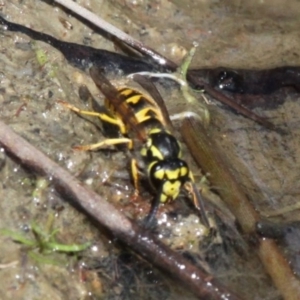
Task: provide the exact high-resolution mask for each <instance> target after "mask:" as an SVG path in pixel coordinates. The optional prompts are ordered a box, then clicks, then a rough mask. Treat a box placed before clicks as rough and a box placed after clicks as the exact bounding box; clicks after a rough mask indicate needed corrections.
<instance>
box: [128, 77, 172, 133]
mask: <svg viewBox="0 0 300 300" xmlns="http://www.w3.org/2000/svg"><path fill="white" fill-rule="evenodd" d="M132 78H133V80H134V81H135V82H137V83H138V84H139V85H140V86H141V87H142V88H144V89H145V90H146V91H147V92H148V93H149V94H150V95H151V97H152V98H153V100H154V102H155V105H157V106H158V108H159V110H160V111H161V113H162V116H163V118H164V120H165V124H167V126H168V127H169V128H170V129H171V130H172V131H174V127H173V124H172V121H171V119H170V115H169V113H168V110H167V107H166V104H165V101H164V99H163V98H162V96H161V94H160V92H159V91H158V89H157V87H156V86H155V84H154V83H153V82H152V81H151V80H150V79H149V78H148V77H146V76H143V75H140V74H134V75H133V76H132Z"/></svg>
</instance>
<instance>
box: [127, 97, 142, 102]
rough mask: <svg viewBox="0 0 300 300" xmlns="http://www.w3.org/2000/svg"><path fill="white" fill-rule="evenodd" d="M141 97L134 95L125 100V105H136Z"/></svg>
mask: <svg viewBox="0 0 300 300" xmlns="http://www.w3.org/2000/svg"><path fill="white" fill-rule="evenodd" d="M141 98H142V96H141V95H135V96H132V97H129V98H127V99H126V103H127V104H136V103H138V102H139V101H140V100H141Z"/></svg>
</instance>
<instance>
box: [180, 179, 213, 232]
mask: <svg viewBox="0 0 300 300" xmlns="http://www.w3.org/2000/svg"><path fill="white" fill-rule="evenodd" d="M185 188H186V190H187V191H188V192H189V193H190V194H191V196H192V200H193V203H194V206H195V207H196V209H197V210H198V211H199V212H200V219H201V222H202V224H203V225H204V226H205V227H207V228H210V224H209V221H208V218H207V215H206V212H205V207H204V201H203V197H202V196H201V193H200V192H199V190H198V189H197V187H196V185H195V183H194V182H192V181H189V182H187V183H186V184H185Z"/></svg>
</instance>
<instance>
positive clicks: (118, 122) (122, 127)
mask: <svg viewBox="0 0 300 300" xmlns="http://www.w3.org/2000/svg"><path fill="white" fill-rule="evenodd" d="M58 103H60V104H62V105H63V106H64V107H66V108H68V109H70V110H72V111H74V112H76V113H78V114H80V115H86V116H93V117H98V118H99V119H100V120H102V121H104V122H107V123H110V124H113V125H116V126H118V127H119V130H120V132H121V133H122V134H124V133H126V127H125V125H124V123H123V122H122V120H120V119H117V118H114V117H111V116H109V115H107V114H105V113H100V112H96V111H88V110H82V109H80V108H78V107H76V106H74V105H72V104H70V103H68V102H65V101H61V100H59V101H58Z"/></svg>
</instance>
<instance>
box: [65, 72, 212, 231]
mask: <svg viewBox="0 0 300 300" xmlns="http://www.w3.org/2000/svg"><path fill="white" fill-rule="evenodd" d="M90 75H91V77H92V79H93V80H94V82H95V84H96V86H97V87H98V88H99V89H100V91H101V92H102V93H103V94H104V96H105V97H106V99H105V107H106V108H107V110H108V111H109V113H110V114H107V113H102V112H95V111H84V110H80V109H78V108H77V107H74V106H72V105H70V104H68V103H63V104H64V106H66V107H68V108H69V109H71V110H73V111H75V112H77V113H79V114H83V115H90V116H97V117H99V118H100V119H101V120H102V121H104V122H108V123H110V124H113V125H116V126H117V127H118V129H119V131H120V133H121V134H122V137H118V138H111V139H105V140H104V141H101V142H99V143H96V144H92V145H86V146H79V147H76V148H77V149H80V150H95V149H99V148H101V147H103V146H109V145H119V144H127V146H128V149H129V150H133V149H134V148H136V146H137V145H136V144H140V147H141V148H140V155H141V157H142V160H143V169H144V173H146V175H147V178H148V180H149V183H150V185H151V187H152V189H153V191H154V192H155V199H154V201H153V204H152V208H151V211H150V212H149V214H148V216H147V219H146V224H147V225H149V224H151V223H152V221H153V219H154V217H155V215H156V212H157V209H158V207H159V204H160V203H167V202H169V201H172V200H175V199H176V198H177V197H178V195H179V193H180V192H181V190H183V189H184V190H186V191H187V192H188V193H189V195H190V196H191V197H192V200H193V202H194V205H195V207H196V208H197V209H198V210H199V211H200V216H201V221H202V223H203V225H205V226H207V228H209V223H208V219H207V217H206V214H205V209H204V205H203V201H202V198H201V195H200V193H199V191H198V190H197V188H196V187H195V184H194V178H193V174H192V172H191V170H190V169H189V167H188V165H187V163H186V162H185V161H184V160H183V159H182V158H181V157H182V153H181V146H180V143H179V141H178V140H177V139H176V138H175V136H174V135H173V134H172V133H171V132H170V131H169V128H168V127H171V126H172V125H171V121H170V118H169V115H168V113H167V110H166V108H165V105H164V101H163V99H162V98H161V96H160V94H159V92H158V91H157V89H156V87H155V86H154V84H152V82H150V81H148V83H147V82H146V81H145V80H146V79H145V78H144V77H142V76H141V75H136V76H135V80H136V81H138V83H140V85H142V86H144V87H146V85H147V84H148V87H149V84H151V85H152V90H153V91H154V93H155V100H154V99H152V98H151V97H149V96H146V95H144V94H143V93H141V92H140V91H138V90H135V89H131V88H128V87H123V88H120V89H117V88H116V87H114V86H113V85H112V84H111V83H110V81H109V80H108V79H107V78H106V77H105V76H104V75H103V74H102V73H101V71H100V70H99V69H98V68H96V67H92V68H91V69H90ZM152 95H153V93H152ZM136 140H138V141H139V142H138V143H136ZM139 166H140V165H139V163H138V161H137V160H136V159H135V158H132V159H131V174H132V178H133V182H134V187H135V189H136V191H138V181H139V178H138V170H139Z"/></svg>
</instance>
